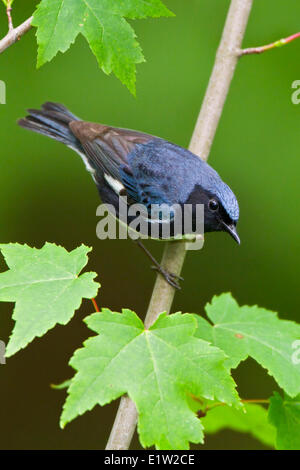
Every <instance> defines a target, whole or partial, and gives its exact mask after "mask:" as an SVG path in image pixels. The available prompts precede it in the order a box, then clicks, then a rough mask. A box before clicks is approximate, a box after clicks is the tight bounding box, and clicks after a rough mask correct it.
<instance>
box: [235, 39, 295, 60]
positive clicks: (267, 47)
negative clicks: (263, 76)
mask: <svg viewBox="0 0 300 470" xmlns="http://www.w3.org/2000/svg"><path fill="white" fill-rule="evenodd" d="M299 37H300V33H295V34H292V35H291V36H288V37H287V38H283V39H279V40H278V41H274V42H271V44H266V45H265V46H260V47H248V48H247V49H240V51H239V56H240V57H241V56H243V55H250V54H261V53H262V52H266V51H269V50H270V49H275V48H276V47H282V46H285V45H286V44H288V43H289V42H292V41H294V40H295V39H297V38H299Z"/></svg>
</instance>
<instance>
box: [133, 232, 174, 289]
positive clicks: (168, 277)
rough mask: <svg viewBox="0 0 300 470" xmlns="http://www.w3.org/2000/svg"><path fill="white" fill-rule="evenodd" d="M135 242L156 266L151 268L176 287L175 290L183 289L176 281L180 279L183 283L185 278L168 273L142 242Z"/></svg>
mask: <svg viewBox="0 0 300 470" xmlns="http://www.w3.org/2000/svg"><path fill="white" fill-rule="evenodd" d="M135 241H136V243H137V245H138V246H139V247H140V248H141V249H142V250H143V251H144V253H146V255H147V256H148V258H150V259H151V261H152V263H153V264H154V266H151V268H152V269H155V270H156V271H158V272H159V273H160V274H161V275H162V276H163V277H164V278H165V280H166V281H167V282H168V283H169V284H170V285H171V286H172V287H174V288H175V289H181V287H180V285H179V284H178V283H177V282H176V280H177V279H179V280H181V281H183V277H181V276H177V274H173V273H169V272H168V271H166V270H165V269H164V268H163V267H162V266H161V265H160V264H159V262H158V261H156V259H155V258H154V257H153V256H152V255H151V253H150V251H149V250H147V248H146V247H145V246H144V245H143V243H142V242H141V240H135Z"/></svg>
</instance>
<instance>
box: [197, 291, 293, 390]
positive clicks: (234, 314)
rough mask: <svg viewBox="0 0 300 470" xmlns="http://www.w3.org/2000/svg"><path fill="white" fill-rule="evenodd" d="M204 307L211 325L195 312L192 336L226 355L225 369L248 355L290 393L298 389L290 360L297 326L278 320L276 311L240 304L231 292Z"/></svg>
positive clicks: (236, 364) (214, 299) (214, 298)
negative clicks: (210, 344) (193, 333)
mask: <svg viewBox="0 0 300 470" xmlns="http://www.w3.org/2000/svg"><path fill="white" fill-rule="evenodd" d="M205 309H206V312H207V315H208V317H209V319H210V320H211V321H212V322H213V323H214V325H211V324H210V323H208V322H207V321H206V320H204V319H203V318H201V317H198V316H197V315H195V317H197V321H198V329H197V333H196V336H198V337H199V338H204V339H205V340H206V341H211V342H212V344H214V345H215V346H217V347H218V348H220V349H222V350H223V351H224V352H225V353H226V355H227V356H228V357H229V359H228V360H227V366H228V367H229V368H235V367H237V366H238V364H239V363H240V362H241V361H243V360H245V359H246V358H247V357H248V356H250V357H252V358H253V359H255V360H256V361H257V362H258V363H259V364H261V365H262V366H263V367H264V368H266V369H267V370H268V373H269V374H270V375H272V376H273V377H274V379H275V380H276V382H277V383H278V384H279V385H280V387H282V388H283V389H284V390H285V391H286V392H287V393H288V394H289V395H290V396H295V395H297V394H298V393H299V392H300V363H299V361H298V363H297V361H293V354H294V353H295V351H294V349H293V345H294V344H295V341H296V340H297V339H298V338H300V325H298V324H297V323H294V322H291V321H286V320H280V319H279V318H278V317H277V314H276V313H274V312H271V311H268V310H265V309H264V308H260V307H257V306H256V305H254V306H252V307H248V306H246V305H244V306H242V307H240V306H239V305H238V304H237V302H236V301H235V300H234V299H233V297H232V296H231V294H222V295H220V296H219V297H213V299H212V302H211V304H207V305H206V307H205Z"/></svg>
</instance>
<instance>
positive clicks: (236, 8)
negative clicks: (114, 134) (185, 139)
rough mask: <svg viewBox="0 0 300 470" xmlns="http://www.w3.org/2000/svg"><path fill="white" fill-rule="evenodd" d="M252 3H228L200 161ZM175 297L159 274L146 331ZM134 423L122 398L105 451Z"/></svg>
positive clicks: (169, 251) (167, 253) (198, 141)
mask: <svg viewBox="0 0 300 470" xmlns="http://www.w3.org/2000/svg"><path fill="white" fill-rule="evenodd" d="M252 2H253V0H231V4H230V8H229V12H228V15H227V19H226V24H225V27H224V30H223V35H222V39H221V42H220V46H219V48H218V51H217V56H216V60H215V64H214V68H213V71H212V74H211V77H210V81H209V84H208V87H207V90H206V94H205V97H204V101H203V104H202V107H201V110H200V113H199V116H198V119H197V123H196V126H195V129H194V133H193V136H192V139H191V142H190V146H189V149H190V150H191V151H192V152H194V153H195V154H196V155H198V156H199V157H200V158H202V159H203V160H207V158H208V154H209V151H210V148H211V145H212V142H213V139H214V136H215V132H216V129H217V126H218V123H219V120H220V117H221V113H222V110H223V106H224V103H225V100H226V97H227V94H228V91H229V87H230V83H231V80H232V77H233V74H234V71H235V67H236V64H237V60H238V53H237V51H239V50H240V47H241V44H242V40H243V36H244V33H245V29H246V25H247V22H248V17H249V14H250V11H251V7H252ZM184 258H185V245H184V243H182V242H171V243H167V244H166V247H165V250H164V254H163V259H162V263H161V264H162V267H163V268H164V269H165V270H166V271H168V272H172V273H174V274H176V275H178V276H179V275H180V272H181V269H182V266H183V262H184ZM174 294H175V289H174V287H172V286H171V285H170V284H168V283H167V282H166V281H165V280H164V279H163V278H162V276H160V275H158V276H157V278H156V282H155V285H154V289H153V293H152V297H151V300H150V304H149V307H148V311H147V315H146V318H145V327H146V328H148V327H149V326H151V325H152V324H153V323H154V321H155V320H156V319H157V317H158V315H159V314H160V313H161V312H167V313H169V312H170V309H171V305H172V302H173V298H174ZM136 422H137V410H136V407H135V406H134V404H133V402H132V401H131V400H130V399H129V398H128V397H127V396H126V397H122V398H121V402H120V406H119V409H118V412H117V416H116V419H115V422H114V425H113V428H112V431H111V434H110V437H109V440H108V443H107V447H106V449H108V450H117V449H119V450H126V449H128V448H129V446H130V442H131V439H132V435H133V432H134V429H135V426H136Z"/></svg>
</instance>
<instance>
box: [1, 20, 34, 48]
mask: <svg viewBox="0 0 300 470" xmlns="http://www.w3.org/2000/svg"><path fill="white" fill-rule="evenodd" d="M32 20H33V16H31V17H30V18H28V20H26V21H24V23H22V24H20V26H17V27H16V28H12V29H10V30H9V31H8V33H7V35H6V36H5V37H4V38H3V39H1V41H0V54H1V52H3V51H5V49H7V48H8V47H9V46H11V45H12V44H14V43H15V42H17V41H18V40H19V39H20V38H21V36H23V35H24V34H25V33H27V31H29V30H30V28H31V22H32Z"/></svg>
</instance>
